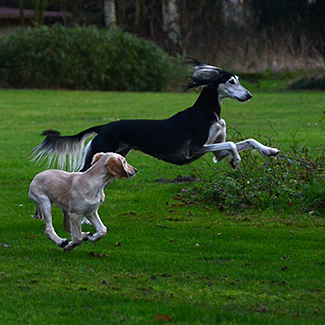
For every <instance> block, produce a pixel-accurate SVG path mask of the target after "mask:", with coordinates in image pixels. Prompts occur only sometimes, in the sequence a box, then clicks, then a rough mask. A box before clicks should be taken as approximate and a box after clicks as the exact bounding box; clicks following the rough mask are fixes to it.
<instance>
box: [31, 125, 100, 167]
mask: <svg viewBox="0 0 325 325" xmlns="http://www.w3.org/2000/svg"><path fill="white" fill-rule="evenodd" d="M102 127H103V126H102V125H99V126H94V127H91V128H89V129H87V130H84V131H82V132H80V133H78V134H76V135H72V136H58V135H53V134H51V135H48V136H47V137H46V138H45V139H44V141H43V142H42V143H40V144H39V145H38V146H37V147H35V148H34V149H32V150H31V156H33V158H32V161H34V162H36V163H37V164H38V163H40V162H42V161H44V160H46V159H47V166H48V167H49V166H51V165H52V164H55V162H57V166H58V168H60V169H65V167H66V165H67V162H68V170H69V171H76V170H78V169H80V167H81V165H82V162H83V154H84V150H85V148H84V144H85V141H86V139H88V138H90V137H91V136H93V135H95V134H98V133H99V132H100V130H101V128H102Z"/></svg>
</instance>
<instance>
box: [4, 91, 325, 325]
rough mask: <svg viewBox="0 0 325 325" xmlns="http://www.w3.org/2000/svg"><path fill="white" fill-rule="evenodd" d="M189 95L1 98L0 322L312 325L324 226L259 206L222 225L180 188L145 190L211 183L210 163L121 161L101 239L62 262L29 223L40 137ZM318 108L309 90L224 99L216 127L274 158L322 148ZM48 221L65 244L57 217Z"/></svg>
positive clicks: (322, 269)
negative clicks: (123, 173) (273, 152)
mask: <svg viewBox="0 0 325 325" xmlns="http://www.w3.org/2000/svg"><path fill="white" fill-rule="evenodd" d="M246 86H247V87H248V88H249V85H246ZM198 95H199V92H197V93H196V92H187V93H184V94H182V93H115V92H79V91H75V92H70V91H38V90H1V91H0V96H1V100H0V118H1V124H0V127H1V138H0V142H1V146H0V147H1V149H2V150H1V155H0V161H1V168H2V172H1V174H0V189H1V196H0V206H1V210H0V227H1V228H0V297H1V299H0V301H1V303H0V323H1V324H89V323H92V324H120V323H123V324H156V323H162V324H164V323H168V322H170V323H175V324H324V323H325V229H324V227H325V217H324V216H320V217H315V216H314V215H313V214H299V213H298V212H297V213H296V214H292V213H290V214H289V213H286V212H283V213H282V214H278V213H276V214H275V213H272V211H268V212H263V211H261V212H258V207H257V210H256V211H257V212H256V213H253V214H252V215H248V214H247V212H243V211H238V213H236V214H233V215H229V214H226V213H225V212H220V211H217V210H213V209H211V208H210V207H209V204H208V202H207V205H206V206H205V205H202V204H200V205H195V204H187V202H184V201H183V200H182V195H181V193H183V192H184V191H186V190H187V187H188V185H187V184H186V183H173V182H156V181H155V180H157V179H160V178H164V179H166V180H173V179H174V178H176V177H177V176H178V175H182V176H185V177H188V176H190V175H191V174H196V176H197V178H200V176H199V175H198V174H197V171H204V170H206V169H211V168H214V172H215V174H216V176H215V177H217V175H218V174H219V173H223V172H224V171H225V170H228V163H227V161H224V162H221V163H220V164H217V165H213V164H212V163H211V161H212V154H207V155H206V156H205V157H204V158H202V159H200V160H199V161H197V162H195V163H193V164H192V165H191V166H181V167H180V166H174V165H171V164H167V163H164V162H162V161H158V160H156V159H154V158H152V157H149V156H146V155H144V154H141V153H139V152H131V153H130V154H129V155H128V156H127V160H128V162H129V163H130V164H132V165H134V166H135V167H136V168H137V169H138V173H137V175H136V176H135V177H134V178H132V179H130V180H117V181H115V182H114V183H113V184H112V185H110V186H109V187H108V188H107V189H106V190H105V193H106V201H105V202H104V203H103V205H102V206H101V208H100V210H99V214H100V216H101V218H102V220H103V222H104V223H105V225H106V226H107V228H108V234H107V236H106V237H105V238H104V239H102V240H101V241H99V242H97V243H90V242H84V243H82V245H80V246H79V247H77V249H76V250H74V251H72V252H70V253H63V251H62V249H60V248H59V247H57V246H55V245H54V243H52V242H51V241H50V240H48V239H47V238H46V237H45V235H44V223H43V222H40V221H39V220H34V219H32V218H31V215H32V214H33V212H34V205H33V203H32V202H31V201H30V200H29V197H28V187H29V184H30V182H31V180H32V178H33V177H34V176H35V175H36V174H37V173H38V172H40V171H42V170H44V169H45V168H46V165H45V164H42V165H40V166H35V165H34V164H33V163H31V162H30V157H29V151H30V150H31V149H32V148H34V147H35V146H36V145H38V144H39V143H40V142H41V141H42V139H43V137H41V136H40V134H41V132H42V131H43V130H45V129H49V128H52V129H56V130H59V131H60V132H61V133H62V134H63V135H72V134H75V133H77V132H80V131H82V130H84V129H86V128H88V127H91V126H94V125H98V124H104V123H108V122H110V121H114V120H117V119H123V118H128V119H136V118H153V119H158V118H167V117H169V116H171V115H173V114H175V113H176V112H178V111H180V110H183V109H185V108H187V107H189V106H191V105H192V104H193V103H194V101H195V100H196V98H197V97H198ZM324 104H325V101H324V93H321V92H274V93H270V92H268V93H263V92H257V93H254V92H253V99H252V100H251V101H250V102H248V103H244V104H241V103H238V102H235V101H231V100H225V102H224V104H223V106H222V117H223V118H224V119H225V120H226V121H227V125H228V127H229V129H230V130H231V129H232V128H235V129H236V130H238V131H240V133H241V134H242V135H244V136H247V137H254V138H255V139H257V140H259V141H261V142H264V141H266V140H267V141H271V143H272V145H274V146H276V147H278V148H279V149H280V150H281V153H285V152H287V151H288V150H290V146H291V145H292V144H293V142H298V143H299V144H301V145H308V146H311V147H323V146H324V128H325V121H324V122H321V121H320V120H321V118H322V116H323V111H324ZM230 134H231V132H230ZM229 140H231V139H229ZM211 166H212V167H211ZM234 173H236V171H234ZM53 215H54V225H55V227H56V229H57V231H58V233H59V234H60V235H61V236H63V237H67V238H69V236H68V234H66V233H65V232H64V231H63V230H62V227H61V226H62V217H61V211H59V210H58V209H57V208H55V209H54V211H53ZM84 229H87V230H89V231H91V230H92V227H91V226H86V227H84Z"/></svg>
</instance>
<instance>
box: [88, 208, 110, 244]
mask: <svg viewBox="0 0 325 325" xmlns="http://www.w3.org/2000/svg"><path fill="white" fill-rule="evenodd" d="M88 219H89V220H90V222H91V223H92V225H93V226H94V227H95V229H96V233H94V234H92V235H91V236H89V237H88V239H89V240H90V241H92V242H95V241H97V240H99V239H102V238H103V237H104V236H105V235H106V234H107V228H106V227H105V226H104V224H103V223H102V221H101V220H100V218H99V215H98V212H97V211H96V212H94V213H93V214H92V215H91V216H89V217H88Z"/></svg>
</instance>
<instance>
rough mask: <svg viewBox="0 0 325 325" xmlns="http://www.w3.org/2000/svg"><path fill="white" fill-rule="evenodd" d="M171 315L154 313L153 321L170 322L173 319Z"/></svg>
mask: <svg viewBox="0 0 325 325" xmlns="http://www.w3.org/2000/svg"><path fill="white" fill-rule="evenodd" d="M173 319H174V318H173V316H170V315H159V314H157V315H155V318H154V321H155V322H171V321H172V320H173Z"/></svg>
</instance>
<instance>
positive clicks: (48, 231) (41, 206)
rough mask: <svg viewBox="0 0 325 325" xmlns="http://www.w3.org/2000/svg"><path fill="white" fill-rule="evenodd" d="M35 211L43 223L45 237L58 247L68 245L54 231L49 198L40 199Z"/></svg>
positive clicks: (64, 239)
mask: <svg viewBox="0 0 325 325" xmlns="http://www.w3.org/2000/svg"><path fill="white" fill-rule="evenodd" d="M37 209H38V210H39V213H40V215H41V216H42V217H43V218H44V221H45V231H44V233H45V235H46V237H47V238H48V239H50V240H52V241H53V242H54V243H55V244H56V245H58V246H59V247H64V246H65V245H67V244H68V242H69V241H68V239H66V238H61V237H59V236H58V235H57V233H56V232H55V230H54V227H53V223H52V203H51V201H50V199H49V198H46V199H45V198H42V203H38V204H37Z"/></svg>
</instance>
